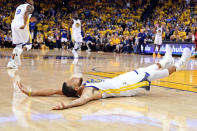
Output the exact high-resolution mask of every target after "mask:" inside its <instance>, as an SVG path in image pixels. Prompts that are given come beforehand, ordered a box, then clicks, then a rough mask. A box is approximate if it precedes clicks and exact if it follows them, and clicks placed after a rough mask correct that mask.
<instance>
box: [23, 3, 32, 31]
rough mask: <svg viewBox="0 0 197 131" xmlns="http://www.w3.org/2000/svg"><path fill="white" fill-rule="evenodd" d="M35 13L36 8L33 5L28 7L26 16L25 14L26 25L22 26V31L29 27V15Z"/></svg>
mask: <svg viewBox="0 0 197 131" xmlns="http://www.w3.org/2000/svg"><path fill="white" fill-rule="evenodd" d="M33 11H34V7H33V6H32V5H28V6H27V9H26V11H25V14H24V25H23V26H21V27H20V29H24V28H25V26H26V25H27V20H28V17H29V14H32V13H33Z"/></svg>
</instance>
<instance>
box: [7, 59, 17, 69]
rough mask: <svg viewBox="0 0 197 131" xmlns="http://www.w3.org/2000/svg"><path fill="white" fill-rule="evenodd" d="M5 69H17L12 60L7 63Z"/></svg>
mask: <svg viewBox="0 0 197 131" xmlns="http://www.w3.org/2000/svg"><path fill="white" fill-rule="evenodd" d="M7 68H9V69H18V66H17V65H16V64H15V63H14V61H13V60H12V61H9V62H8V65H7Z"/></svg>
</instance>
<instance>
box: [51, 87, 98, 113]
mask: <svg viewBox="0 0 197 131" xmlns="http://www.w3.org/2000/svg"><path fill="white" fill-rule="evenodd" d="M93 90H94V89H88V88H85V89H84V91H83V93H82V95H81V97H80V98H79V99H76V100H74V101H72V102H70V103H69V104H64V103H63V102H61V103H60V104H58V105H57V106H55V107H53V108H52V110H63V109H68V108H72V107H77V106H82V105H84V104H86V103H88V102H89V101H92V100H98V99H100V98H101V94H100V93H99V92H98V91H96V92H94V91H93Z"/></svg>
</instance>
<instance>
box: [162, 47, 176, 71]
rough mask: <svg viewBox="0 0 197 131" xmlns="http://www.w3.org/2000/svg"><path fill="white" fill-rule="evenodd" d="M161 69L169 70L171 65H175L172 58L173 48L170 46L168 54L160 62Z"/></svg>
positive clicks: (167, 49)
mask: <svg viewBox="0 0 197 131" xmlns="http://www.w3.org/2000/svg"><path fill="white" fill-rule="evenodd" d="M159 63H160V64H161V68H167V67H169V66H171V65H174V58H173V57H172V48H171V47H170V45H166V53H165V56H164V57H163V59H162V60H161V61H160V62H159Z"/></svg>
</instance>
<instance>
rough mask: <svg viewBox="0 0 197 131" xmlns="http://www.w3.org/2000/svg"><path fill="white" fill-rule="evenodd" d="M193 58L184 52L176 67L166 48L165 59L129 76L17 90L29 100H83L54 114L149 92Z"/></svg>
mask: <svg viewBox="0 0 197 131" xmlns="http://www.w3.org/2000/svg"><path fill="white" fill-rule="evenodd" d="M190 57H191V51H190V49H189V48H185V49H184V50H183V54H182V57H181V59H180V60H179V61H178V62H177V63H175V64H174V59H173V58H172V49H171V48H170V47H169V46H166V54H165V57H164V59H162V60H161V61H160V62H159V63H156V64H153V65H151V66H149V67H146V68H139V69H137V70H134V71H131V72H127V73H125V74H122V75H119V76H117V77H115V78H112V79H91V80H90V81H86V82H85V83H83V84H82V81H83V79H82V78H76V77H75V78H71V79H70V80H68V81H67V82H64V83H63V86H62V88H59V89H58V88H57V89H42V90H38V91H31V90H30V91H28V89H27V88H25V87H24V86H23V85H22V84H21V83H20V82H18V86H19V88H20V89H21V91H22V92H23V93H25V94H26V95H29V96H50V95H55V94H58V95H65V96H67V97H80V98H78V99H76V100H73V101H72V102H70V103H69V104H65V103H60V104H59V105H57V106H55V107H54V108H53V110H61V109H67V108H72V107H76V106H81V105H84V104H86V103H88V102H89V101H92V100H97V99H101V98H108V97H121V96H135V95H136V94H137V93H138V92H139V91H141V90H144V89H145V90H147V91H149V90H150V83H151V81H154V80H157V79H161V78H164V77H168V76H169V75H171V74H172V73H174V72H176V71H178V70H182V69H183V68H184V67H185V66H186V65H187V63H188V61H189V59H190Z"/></svg>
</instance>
